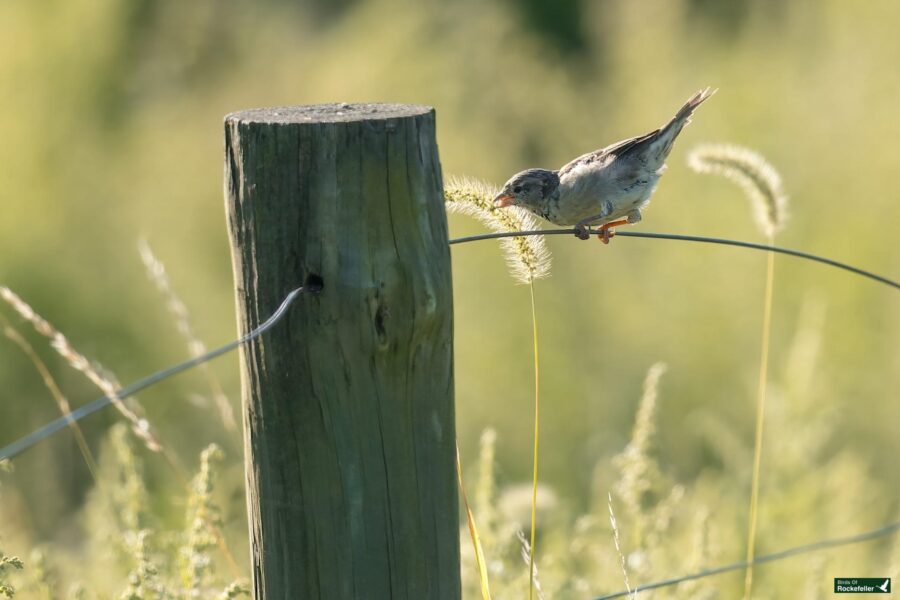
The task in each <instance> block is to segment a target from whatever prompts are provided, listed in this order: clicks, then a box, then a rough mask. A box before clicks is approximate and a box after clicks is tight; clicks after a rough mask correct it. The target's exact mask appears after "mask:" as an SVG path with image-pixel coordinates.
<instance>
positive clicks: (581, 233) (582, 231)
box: [575, 223, 591, 240]
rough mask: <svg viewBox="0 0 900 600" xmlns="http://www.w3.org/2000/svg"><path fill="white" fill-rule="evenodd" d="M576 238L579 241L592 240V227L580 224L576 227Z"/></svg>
mask: <svg viewBox="0 0 900 600" xmlns="http://www.w3.org/2000/svg"><path fill="white" fill-rule="evenodd" d="M575 237H577V238H578V239H579V240H588V239H590V238H591V226H590V225H582V224H581V223H578V224H577V225H575Z"/></svg>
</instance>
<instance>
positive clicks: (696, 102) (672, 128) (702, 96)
mask: <svg viewBox="0 0 900 600" xmlns="http://www.w3.org/2000/svg"><path fill="white" fill-rule="evenodd" d="M716 91H718V90H714V89H712V88H706V89H703V90H700V91H699V92H697V93H696V94H694V95H693V96H691V97H690V98H689V99H688V101H687V102H685V103H684V106H682V107H681V110H679V111H678V112H677V113H676V114H675V116H674V117H672V120H671V121H669V122H668V123H667V124H666V125H665V127H663V128H662V129H660V130H659V137H658V138H657V142H656V143H657V144H658V145H659V150H658V156H659V159H660V160H665V158H666V156H668V155H669V152H671V150H672V144H674V143H675V138H677V137H678V134H679V133H681V130H682V129H684V126H685V125H687V124H688V123H690V122H691V115H693V114H694V111H695V110H697V107H698V106H700V105H701V104H703V103H704V102H705V101H706V100H707V99H708V98H709V97H710V96H712V95H713V94H715V93H716Z"/></svg>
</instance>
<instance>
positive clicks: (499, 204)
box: [494, 192, 516, 208]
mask: <svg viewBox="0 0 900 600" xmlns="http://www.w3.org/2000/svg"><path fill="white" fill-rule="evenodd" d="M515 203H516V197H515V196H513V195H512V194H507V193H506V192H500V193H499V194H497V195H496V196H495V197H494V208H503V207H504V206H512V205H513V204H515Z"/></svg>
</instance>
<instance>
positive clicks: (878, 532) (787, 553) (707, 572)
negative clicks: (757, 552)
mask: <svg viewBox="0 0 900 600" xmlns="http://www.w3.org/2000/svg"><path fill="white" fill-rule="evenodd" d="M898 530H900V522H897V523H890V524H888V525H885V526H883V527H879V528H878V529H873V530H871V531H866V532H865V533H859V534H857V535H851V536H847V537H841V538H831V539H827V540H821V541H818V542H813V543H812V544H805V545H803V546H795V547H793V548H788V549H787V550H782V551H780V552H773V553H772V554H764V555H762V556H757V557H756V558H755V559H753V560H752V561H749V562H748V561H746V560H742V561H740V562H736V563H731V564H730V565H723V566H721V567H715V568H712V569H704V570H702V571H698V572H696V573H691V574H690V575H682V576H681V577H673V578H671V579H662V580H660V581H656V582H653V583H647V584H645V585H639V586H637V587H636V588H634V589H633V590H631V591H628V590H624V591H620V592H614V593H612V594H606V595H603V596H597V597H596V598H594V600H610V599H611V598H623V597H625V596H629V595H631V594H637V593H639V592H644V591H647V590H655V589H657V588H662V587H668V586H672V585H677V584H679V583H682V582H685V581H691V580H694V579H702V578H704V577H711V576H712V575H720V574H722V573H727V572H729V571H737V570H740V569H745V568H747V567H748V566H749V565H751V564H753V565H758V564H762V563H767V562H773V561H776V560H783V559H785V558H790V557H792V556H797V555H798V554H808V553H810V552H816V551H817V550H826V549H828V548H835V547H837V546H847V545H849V544H858V543H860V542H868V541H871V540H875V539H878V538H882V537H886V536H889V535H892V534H895V533H897V531H898Z"/></svg>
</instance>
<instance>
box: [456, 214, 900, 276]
mask: <svg viewBox="0 0 900 600" xmlns="http://www.w3.org/2000/svg"><path fill="white" fill-rule="evenodd" d="M529 235H575V230H574V229H536V230H533V231H512V232H501V233H483V234H480V235H469V236H466V237H458V238H453V239H451V240H450V244H451V245H453V244H465V243H468V242H478V241H481V240H494V239H499V238H505V237H519V236H529ZM615 237H632V238H646V239H655V240H678V241H682V242H700V243H703V244H721V245H724V246H737V247H739V248H752V249H754V250H763V251H766V252H777V253H778V254H787V255H788V256H794V257H797V258H803V259H806V260H812V261H815V262H818V263H822V264H825V265H829V266H831V267H837V268H838V269H843V270H845V271H849V272H851V273H855V274H856V275H861V276H862V277H867V278H869V279H872V280H874V281H877V282H879V283H883V284H884V285H887V286H890V287H892V288H894V289H897V290H900V283H898V282H896V281H893V280H891V279H888V278H887V277H883V276H881V275H878V274H876V273H872V272H871V271H866V270H864V269H860V268H858V267H854V266H852V265H848V264H846V263H842V262H840V261H837V260H832V259H830V258H825V257H824V256H818V255H815V254H810V253H809V252H803V251H801V250H792V249H790V248H781V247H779V246H768V245H766V244H755V243H753V242H744V241H741V240H729V239H727V238H714V237H704V236H699V235H681V234H675V233H649V232H637V231H616V235H615Z"/></svg>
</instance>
